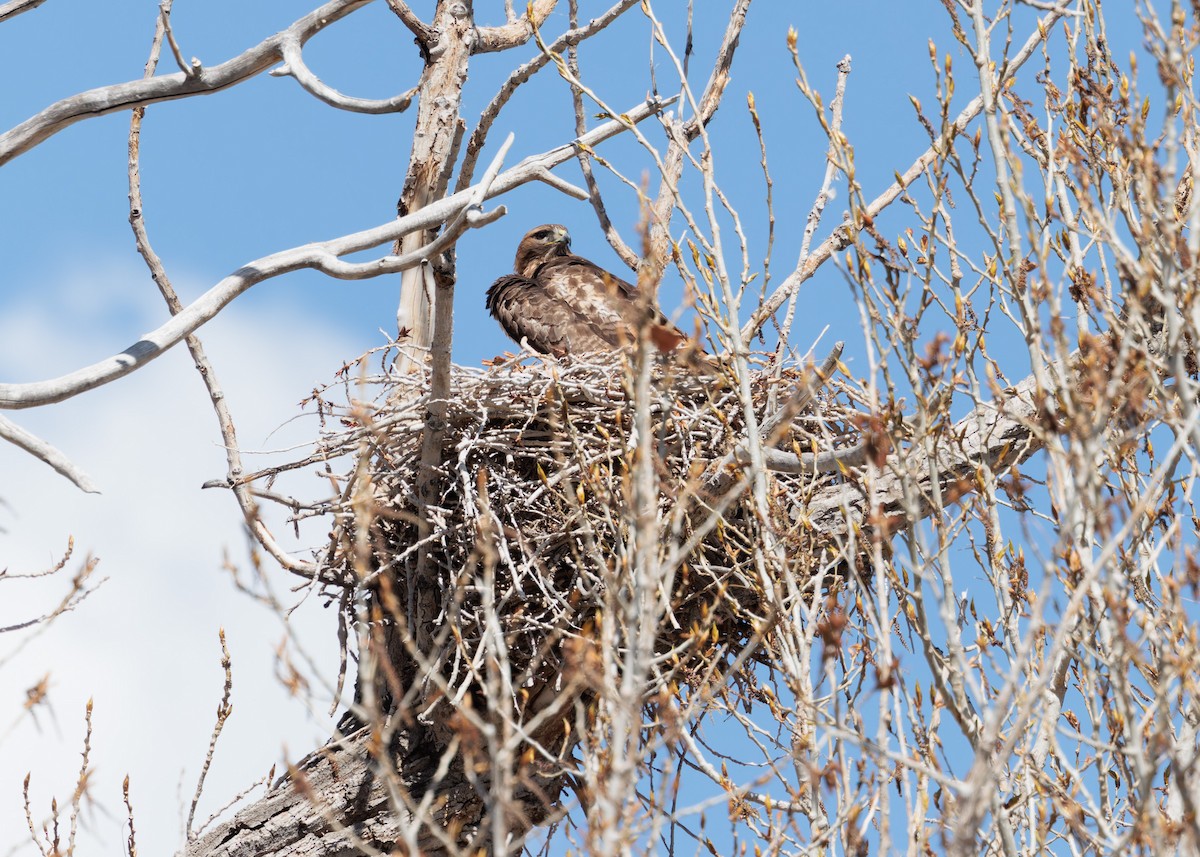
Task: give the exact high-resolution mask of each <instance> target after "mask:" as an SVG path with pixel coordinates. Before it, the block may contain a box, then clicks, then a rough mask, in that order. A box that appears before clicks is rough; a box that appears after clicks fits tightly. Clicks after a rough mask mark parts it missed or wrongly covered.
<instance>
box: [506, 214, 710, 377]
mask: <svg viewBox="0 0 1200 857" xmlns="http://www.w3.org/2000/svg"><path fill="white" fill-rule="evenodd" d="M486 306H487V309H488V310H489V311H490V312H491V314H492V316H493V317H494V318H495V319H496V320H497V321H498V322H500V326H501V327H503V328H504V331H505V333H507V334H508V335H509V336H511V337H512V338H513V339H514V340H516V341H517V342H522V341H524V342H526V343H528V345H529V347H530V348H532V349H534V350H535V351H540V352H541V353H543V354H555V355H559V356H562V355H564V354H586V353H589V352H596V351H612V350H614V349H617V348H622V347H624V346H627V345H631V344H633V343H634V342H636V341H637V336H638V328H639V327H640V322H642V320H643V319H646V318H647V315H648V316H649V318H648V322H649V326H648V331H649V337H650V340H651V342H653V343H654V344H655V345H656V346H657V347H658V348H659V349H660V350H662V351H664V352H667V351H673V350H674V349H675V348H677V347H679V346H680V345H681V344H683V343H685V342H687V341H688V338H687V336H685V335H684V334H683V332H682V331H680V330H679V328H677V327H675V325H673V324H671V323H670V322H669V321H667V319H666V318H665V317H663V315H662V313H661V312H659V311H658V309H657V308H656V307H654V306H652V305H649V304H648V303H647V302H644V301H641V300H639V299H638V292H637V289H635V288H634V287H633V286H632V285H630V284H629V283H627V282H625V281H624V280H622V279H621V278H620V277H615V276H613V275H612V274H610V273H609V272H608V271H605V270H604V269H603V268H601V267H599V266H598V265H596V264H594V263H593V262H589V261H588V260H587V259H584V258H582V257H580V256H575V255H572V253H571V236H570V235H568V234H567V230H566V229H565V228H564V227H562V226H559V225H557V224H546V225H543V226H538V227H537V228H535V229H532V230H530V231H529V232H528V233H527V234H526V235H525V237H524V238H522V239H521V243H520V244H519V245H518V247H517V257H516V260H515V262H514V264H513V273H511V274H506V275H505V276H503V277H501V278H500V279H498V280H496V282H495V283H493V284H492V287H491V288H490V289H488V291H487V303H486Z"/></svg>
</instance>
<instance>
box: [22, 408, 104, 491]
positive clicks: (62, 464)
mask: <svg viewBox="0 0 1200 857" xmlns="http://www.w3.org/2000/svg"><path fill="white" fill-rule="evenodd" d="M0 438H4V439H5V440H7V441H8V442H9V443H14V444H16V445H17V446H18V447H20V448H21V449H23V450H25V451H26V452H28V453H29V454H30V455H32V456H33V457H34V458H38V459H41V460H42V461H44V462H46V464H49V465H50V466H51V467H53V468H54V469H55V470H57V471H58V472H59V473H61V474H62V475H63V476H65V477H67V478H68V479H70V480H71V481H72V482H74V483H75V484H76V485H77V486H78V487H79V488H80V490H82V491H86V492H87V493H89V494H99V493H100V489H99V488H97V487H96V483H94V482H92V480H91V479H90V478H89V477H88V475H87V474H86V473H84V472H83V471H82V470H80V469H79V468H78V467H76V466H75V465H74V464H72V463H71V462H70V461H69V460H68V459H67V457H66V456H65V455H63V454H62V452H60V451H59V450H58V449H56V448H55V447H53V446H51V445H50V444H48V443H46V442H45V441H44V440H42V439H41V438H39V437H37V436H36V435H32V434H30V433H29V432H27V431H26V430H25V429H23V428H21V427H20V426H19V425H17V424H16V423H14V422H12V421H11V420H9V419H8V418H7V417H5V416H0Z"/></svg>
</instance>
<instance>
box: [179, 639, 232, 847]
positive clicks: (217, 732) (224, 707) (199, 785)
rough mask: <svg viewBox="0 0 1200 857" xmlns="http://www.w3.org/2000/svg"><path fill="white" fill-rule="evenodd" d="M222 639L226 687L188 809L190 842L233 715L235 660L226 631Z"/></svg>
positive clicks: (188, 835) (187, 828)
mask: <svg viewBox="0 0 1200 857" xmlns="http://www.w3.org/2000/svg"><path fill="white" fill-rule="evenodd" d="M219 634H220V638H221V668H222V669H223V670H224V671H225V687H224V689H223V690H222V691H221V701H220V703H218V704H217V722H216V723H215V724H214V725H213V731H212V735H211V736H210V737H209V739H208V752H207V753H205V755H204V764H203V765H201V766H200V776H199V777H198V778H197V780H196V793H195V794H194V795H193V796H192V805H191V807H190V808H189V809H188V817H187V824H186V825H185V828H184V829H185V831H186V832H187V838H188V840H189V841H190V840H192V839H194V838H195V836H196V834H195V833H193V832H192V828H193V827H194V825H195V821H196V805H197V804H199V803H200V795H201V794H203V792H204V780H205V779H206V778H207V777H208V769H209V768H210V767H211V766H212V760H213V754H214V753H215V752H216V750H217V739H219V738H220V737H221V730H222V729H224V728H225V721H226V720H228V719H229V715H230V714H232V713H233V703H232V702H231V701H230V700H231V699H232V696H233V659H232V658H231V657H230V656H229V647H228V646H227V645H226V644H225V629H224V628H221V629H220V631H219Z"/></svg>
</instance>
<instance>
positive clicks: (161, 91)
mask: <svg viewBox="0 0 1200 857" xmlns="http://www.w3.org/2000/svg"><path fill="white" fill-rule="evenodd" d="M370 2H371V0H332V2H329V3H326V4H325V5H324V6H321V7H320V8H318V9H315V10H313V11H312V12H310V13H308V14H307V15H305V16H304V17H303V18H300V19H299V20H297V21H296V22H295V23H294V24H292V25H291V26H290V27H288V28H287V29H286V30H283V31H282V32H279V33H276V34H275V35H274V36H271V37H270V38H269V39H266V40H264V41H262V42H260V43H259V44H257V45H255V46H254V47H253V48H251V49H250V50H248V51H245V52H244V53H242V54H239V55H238V56H236V57H234V58H233V59H231V60H229V61H227V62H223V63H221V64H220V65H216V66H213V67H211V68H204V69H200V70H198V71H197V72H196V73H195V74H190V75H189V74H184V73H183V72H180V73H178V74H169V75H165V76H162V77H154V78H150V79H148V80H136V81H130V82H128V83H118V84H114V85H113V86H102V87H100V88H98V89H90V90H88V91H87V92H81V93H79V94H77V95H72V96H70V97H69V98H64V99H63V100H61V101H58V102H55V103H54V104H52V105H50V106H49V107H47V108H46V109H45V110H43V111H41V112H40V113H38V114H37V115H36V116H33V117H31V118H29V119H27V120H25V121H24V122H22V123H21V124H20V125H17V126H16V127H14V128H12V129H11V130H9V131H6V132H5V133H3V134H0V166H3V165H4V164H6V163H8V162H9V161H11V160H12V159H13V158H15V157H17V156H18V155H22V154H24V153H25V152H28V151H29V150H30V149H32V148H33V147H34V146H36V145H38V144H39V143H41V142H42V141H43V140H46V139H48V138H50V137H52V136H53V135H55V134H57V133H58V132H59V131H61V130H63V129H64V128H67V127H69V126H71V125H74V124H75V123H76V122H79V121H81V120H83V119H90V118H92V117H95V116H104V115H106V114H108V113H114V112H116V111H119V110H130V109H132V108H134V107H138V106H145V105H147V104H155V103H157V102H159V101H172V100H174V99H177V98H187V97H189V96H192V95H209V94H210V93H213V92H219V91H220V90H222V89H226V88H227V87H230V86H233V85H234V84H237V83H240V82H241V81H243V80H246V79H248V78H251V77H254V76H255V75H258V74H261V73H262V72H264V71H267V70H268V69H270V68H271V67H272V66H274V65H275V64H276V63H278V62H279V61H280V60H281V59H283V43H284V42H285V41H287V40H288V39H291V38H295V39H299V41H300V44H304V43H305V42H306V41H308V40H309V39H310V38H311V37H312V36H313V35H315V34H316V33H318V32H320V31H321V30H323V29H324V28H325V27H327V26H329V25H330V24H332V23H334V22H335V21H339V20H341V19H342V18H345V17H346V16H347V15H349V14H350V13H352V12H356V11H358V10H359V9H361V8H362V7H363V6H366V5H367V4H368V3H370Z"/></svg>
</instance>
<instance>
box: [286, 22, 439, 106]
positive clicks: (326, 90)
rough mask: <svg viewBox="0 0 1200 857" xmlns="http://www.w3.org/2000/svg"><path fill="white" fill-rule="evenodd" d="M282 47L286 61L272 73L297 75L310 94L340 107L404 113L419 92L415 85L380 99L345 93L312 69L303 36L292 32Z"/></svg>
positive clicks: (288, 75)
mask: <svg viewBox="0 0 1200 857" xmlns="http://www.w3.org/2000/svg"><path fill="white" fill-rule="evenodd" d="M281 51H282V53H283V65H282V66H280V67H279V68H275V69H272V70H271V72H270V74H271V76H272V77H291V78H295V80H296V83H298V84H300V86H301V87H302V88H303V89H304V91H305V92H307V93H308V94H309V95H312V96H313V97H314V98H319V99H320V100H321V101H324V102H325V103H326V104H328V105H329V106H330V107H336V108H338V109H339V110H348V111H350V112H351V113H370V114H380V113H401V112H403V111H405V110H407V109H408V106H409V105H410V104H412V100H413V96H414V95H416V94H417V88H416V87H415V86H414V87H413V88H412V89H410V90H408V92H403V93H401V94H400V95H394V96H392V97H391V98H382V99H377V100H376V99H370V98H354V97H352V96H349V95H343V94H342V93H340V92H338V91H337V90H336V89H334V88H333V87H332V86H329V85H327V84H325V83H322V82H321V79H320V78H319V77H317V76H316V75H315V74H313V73H312V70H311V69H310V68H309V67H308V65H307V64H306V63H305V62H304V45H303V43H302V42H301V41H300V37H299V36H297V35H295V34H289V35H288V36H287V37H286V38H285V39H284V40H283V44H282V45H281Z"/></svg>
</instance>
